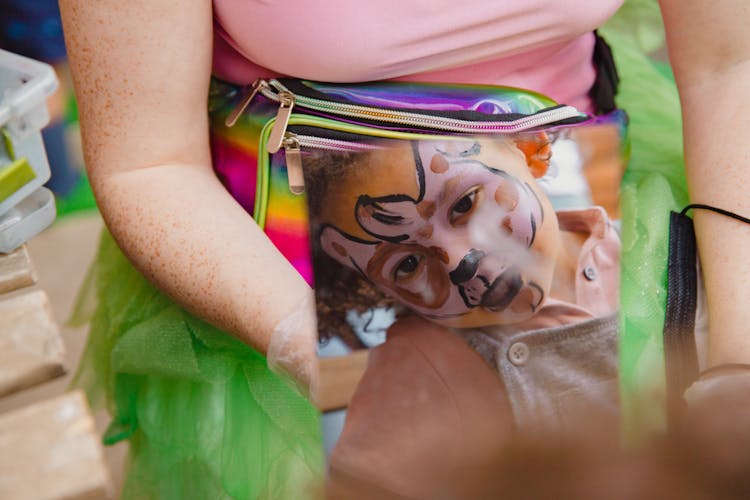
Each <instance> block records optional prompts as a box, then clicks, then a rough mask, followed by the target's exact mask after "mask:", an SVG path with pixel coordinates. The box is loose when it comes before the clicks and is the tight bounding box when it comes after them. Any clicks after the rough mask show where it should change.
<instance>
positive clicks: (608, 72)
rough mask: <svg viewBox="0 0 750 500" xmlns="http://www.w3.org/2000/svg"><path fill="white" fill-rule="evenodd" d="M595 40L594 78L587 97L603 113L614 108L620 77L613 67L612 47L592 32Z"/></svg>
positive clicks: (598, 111)
mask: <svg viewBox="0 0 750 500" xmlns="http://www.w3.org/2000/svg"><path fill="white" fill-rule="evenodd" d="M594 35H595V36H596V42H595V43H594V55H593V63H594V67H595V68H596V79H595V80H594V84H593V85H592V86H591V89H589V97H590V98H591V101H592V102H593V103H594V106H595V107H596V113H597V114H605V113H609V112H610V111H613V110H614V109H615V108H616V105H615V95H617V87H618V85H619V83H620V77H619V75H618V74H617V68H616V67H615V59H614V57H613V56H612V49H610V48H609V45H607V42H606V41H604V38H602V37H601V36H599V33H597V32H596V31H595V32H594Z"/></svg>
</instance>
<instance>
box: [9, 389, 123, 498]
mask: <svg viewBox="0 0 750 500" xmlns="http://www.w3.org/2000/svg"><path fill="white" fill-rule="evenodd" d="M110 490H111V488H110V486H109V477H108V474H107V469H106V467H105V466H104V460H103V457H102V450H101V445H100V444H99V439H98V436H97V433H96V430H95V428H94V421H93V418H92V417H91V414H90V413H89V409H88V406H87V404H86V399H85V397H84V396H83V394H82V393H81V392H80V391H77V392H72V393H68V394H64V395H62V396H59V397H56V398H54V399H50V400H47V401H43V402H40V403H35V404H33V405H29V406H27V407H24V408H21V409H19V410H15V411H12V412H9V413H5V414H3V415H0V498H3V499H5V500H26V499H31V498H34V499H70V500H73V499H85V498H86V499H87V498H106V497H110V496H111V491H110Z"/></svg>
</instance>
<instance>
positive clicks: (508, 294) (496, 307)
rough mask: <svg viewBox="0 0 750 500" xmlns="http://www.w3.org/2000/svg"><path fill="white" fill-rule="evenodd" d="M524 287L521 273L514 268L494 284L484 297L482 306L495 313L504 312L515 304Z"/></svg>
mask: <svg viewBox="0 0 750 500" xmlns="http://www.w3.org/2000/svg"><path fill="white" fill-rule="evenodd" d="M522 286H523V279H522V278H521V273H519V272H518V270H517V269H516V268H513V267H512V268H510V269H508V270H506V271H505V272H504V273H503V274H501V275H500V276H499V277H498V278H497V279H495V281H493V282H492V285H491V286H490V288H489V289H488V290H487V291H486V292H485V293H484V294H483V295H482V300H481V302H480V305H481V306H482V307H485V308H487V309H491V310H493V311H502V310H503V309H505V308H506V307H508V306H509V305H510V303H511V302H513V299H514V298H515V297H516V295H518V292H519V291H520V290H521V287H522Z"/></svg>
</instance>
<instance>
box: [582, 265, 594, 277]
mask: <svg viewBox="0 0 750 500" xmlns="http://www.w3.org/2000/svg"><path fill="white" fill-rule="evenodd" d="M583 276H584V277H585V278H586V279H587V280H589V281H594V280H595V279H596V268H595V267H593V266H586V267H585V268H584V269H583Z"/></svg>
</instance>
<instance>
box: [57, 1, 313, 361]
mask: <svg viewBox="0 0 750 500" xmlns="http://www.w3.org/2000/svg"><path fill="white" fill-rule="evenodd" d="M60 7H61V12H62V17H63V23H64V27H65V34H66V42H67V45H68V52H69V57H70V65H71V70H72V74H73V80H74V84H75V88H76V95H77V98H78V104H79V111H80V119H81V129H82V135H83V147H84V155H85V161H86V166H87V170H88V173H89V179H90V180H91V184H92V187H93V189H94V193H95V195H96V198H97V202H98V204H99V207H100V209H101V212H102V215H103V216H104V220H105V222H106V224H107V226H108V227H109V229H110V231H111V232H112V234H113V235H114V237H115V239H116V240H117V242H118V243H119V245H120V246H121V248H122V249H123V251H124V252H125V254H126V255H127V256H128V257H129V258H130V260H131V261H132V262H133V264H134V265H135V266H136V267H137V268H138V269H139V270H140V271H141V272H142V273H143V274H144V275H145V276H146V277H148V278H149V279H150V280H152V281H153V282H154V283H155V284H156V285H157V286H158V287H159V288H160V289H162V290H164V291H165V292H166V293H167V294H169V295H170V296H171V297H172V298H174V299H175V300H176V301H177V302H179V303H180V304H182V305H183V306H184V307H186V308H187V309H189V310H191V311H192V312H194V313H195V314H197V315H199V316H201V317H203V318H205V319H207V320H208V321H210V322H212V323H213V324H215V325H217V326H218V327H220V328H223V329H225V330H227V331H229V332H231V333H232V334H234V335H236V336H237V337H238V338H240V339H241V340H243V341H244V342H246V343H248V344H250V345H251V346H253V347H255V348H256V349H258V350H259V351H260V352H262V353H265V352H266V351H267V348H268V345H269V341H270V337H271V332H272V331H273V328H274V326H275V325H277V324H278V323H279V322H280V321H281V320H282V319H283V318H285V317H287V316H288V315H289V314H291V313H292V311H293V310H294V309H295V307H297V306H298V304H300V303H301V302H302V300H303V298H304V297H306V296H307V295H308V294H309V293H310V290H309V287H308V286H307V284H306V283H305V282H304V280H303V279H302V278H301V277H300V276H299V275H298V273H297V272H296V271H295V270H294V269H293V268H292V266H291V265H290V264H289V263H288V262H287V261H286V260H285V259H284V258H283V257H282V256H281V255H280V254H279V252H278V251H277V250H276V249H275V247H273V245H272V244H271V243H270V241H269V240H268V239H267V238H266V237H265V235H264V234H263V232H262V231H261V230H260V229H259V227H258V226H257V225H256V224H255V223H254V222H253V220H252V219H251V218H250V216H249V215H248V214H247V213H246V212H245V211H244V210H243V209H242V208H241V207H240V206H239V205H238V204H237V203H235V202H234V200H233V199H232V198H231V197H230V196H229V195H228V194H227V192H226V190H225V189H224V188H223V186H222V185H221V184H220V183H219V181H218V180H217V178H216V176H215V175H214V173H213V170H212V167H211V157H210V153H209V142H208V116H207V105H206V102H207V96H208V85H209V80H210V73H211V57H212V37H213V25H212V13H211V2H210V1H209V0H134V1H125V2H123V1H122V0H97V1H95V2H92V1H90V0H61V2H60ZM308 331H309V332H311V333H308V335H314V328H311V329H309V330H308ZM311 341H312V339H311ZM305 355H308V354H305ZM309 355H310V356H314V352H312V353H310V354H309Z"/></svg>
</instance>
